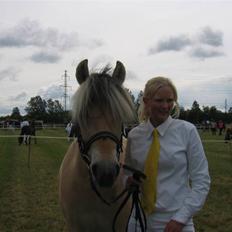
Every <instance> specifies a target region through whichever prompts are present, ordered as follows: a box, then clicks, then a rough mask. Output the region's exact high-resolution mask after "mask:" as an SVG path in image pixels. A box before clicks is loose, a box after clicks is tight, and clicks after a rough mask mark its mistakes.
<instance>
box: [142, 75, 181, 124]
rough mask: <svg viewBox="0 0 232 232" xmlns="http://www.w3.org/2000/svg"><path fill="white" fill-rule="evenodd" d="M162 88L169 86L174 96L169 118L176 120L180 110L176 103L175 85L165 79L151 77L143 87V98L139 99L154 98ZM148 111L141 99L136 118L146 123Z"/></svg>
mask: <svg viewBox="0 0 232 232" xmlns="http://www.w3.org/2000/svg"><path fill="white" fill-rule="evenodd" d="M164 86H169V87H170V88H171V89H172V91H173V94H174V107H173V109H172V112H171V116H172V117H173V118H177V117H178V116H179V113H180V108H179V104H178V102H177V99H178V95H177V90H176V87H175V85H174V84H173V83H172V81H171V80H170V79H169V78H167V77H161V76H158V77H153V78H151V79H150V80H148V81H147V83H146V85H145V89H144V92H143V96H141V98H143V97H146V98H151V97H153V96H154V94H155V93H156V92H157V91H158V90H159V89H160V88H161V87H164ZM149 116H150V114H149V110H148V109H147V108H146V107H145V105H144V101H143V99H140V107H139V109H138V117H139V121H140V122H142V121H147V120H148V119H149Z"/></svg>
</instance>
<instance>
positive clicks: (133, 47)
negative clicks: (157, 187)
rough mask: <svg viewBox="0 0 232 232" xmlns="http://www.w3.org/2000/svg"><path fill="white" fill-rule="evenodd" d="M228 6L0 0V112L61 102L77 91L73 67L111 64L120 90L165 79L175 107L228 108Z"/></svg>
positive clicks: (231, 84)
mask: <svg viewBox="0 0 232 232" xmlns="http://www.w3.org/2000/svg"><path fill="white" fill-rule="evenodd" d="M231 12H232V1H214V0H211V1H209V0H208V1H203V0H202V1H187V0H185V1H174V0H173V1H164V0H163V1H155V0H152V1H146V0H141V1H139V0H137V1H136V0H123V1H120V0H118V1H116V0H115V1H113V0H104V1H103V0H102V1H97V0H95V1H88V0H83V1H80V0H76V1H9V0H8V1H2V0H0V115H6V114H11V112H12V108H13V107H15V106H18V107H19V108H20V111H21V113H22V114H24V113H25V112H24V111H23V109H24V108H25V107H26V105H27V102H28V101H29V100H30V98H31V97H34V96H36V95H40V96H41V97H42V98H44V99H48V98H54V99H58V100H60V101H61V102H63V94H64V88H62V85H64V79H63V75H64V70H67V73H68V76H69V79H68V85H69V86H70V88H68V95H69V96H70V97H71V96H72V95H73V92H74V91H75V90H76V89H77V88H78V84H77V82H76V80H75V68H76V65H77V64H78V62H79V61H81V60H82V59H85V58H87V59H88V60H89V68H90V69H92V68H97V67H100V66H101V65H106V64H108V63H110V64H111V65H112V67H114V66H115V63H116V61H117V60H120V61H121V62H123V63H124V65H125V67H126V70H127V79H126V81H125V83H124V85H125V87H127V88H129V89H131V90H132V91H133V92H134V93H137V92H138V91H139V90H143V88H144V85H145V83H146V81H147V80H148V79H150V78H151V77H154V76H160V75H162V76H167V77H169V78H171V79H172V80H173V82H174V84H175V85H176V87H177V89H178V93H179V103H180V104H181V105H182V106H184V107H189V106H190V107H191V105H192V103H193V101H194V100H197V101H198V103H199V104H200V106H203V105H204V106H207V105H208V106H213V105H215V106H216V107H217V108H220V109H223V110H224V109H225V102H227V109H229V107H232V26H231V22H232V13H231Z"/></svg>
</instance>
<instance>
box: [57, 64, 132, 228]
mask: <svg viewBox="0 0 232 232" xmlns="http://www.w3.org/2000/svg"><path fill="white" fill-rule="evenodd" d="M76 78H77V81H78V83H79V84H80V86H79V88H78V90H77V91H76V93H75V95H74V97H73V109H72V113H73V121H74V122H76V123H77V124H78V126H79V129H78V136H77V141H73V143H72V144H71V145H70V147H69V149H68V151H67V153H66V155H65V157H64V159H63V162H62V164H61V167H60V172H59V200H60V204H61V207H62V209H63V213H64V217H65V220H66V224H67V227H68V229H69V231H71V232H110V231H112V224H113V218H114V216H115V213H116V211H117V210H118V207H119V206H120V204H121V202H122V201H123V198H120V199H119V200H118V201H116V202H114V203H113V204H110V205H108V204H107V203H109V202H112V201H113V200H114V199H115V198H116V197H117V196H118V194H119V193H120V192H122V190H123V189H124V184H123V171H122V169H120V162H123V157H122V154H121V151H122V149H121V148H122V140H123V139H122V131H123V128H122V125H123V123H130V122H132V123H133V122H135V120H136V119H135V113H134V107H133V103H132V101H131V98H130V96H129V94H128V92H127V90H125V89H124V87H123V82H124V80H125V68H124V65H123V64H122V63H121V62H119V61H117V64H116V67H115V69H114V71H113V73H112V74H110V68H109V67H108V66H106V67H105V68H104V69H103V70H102V71H101V72H95V73H91V74H89V69H88V60H83V61H82V62H80V63H79V65H78V66H77V69H76ZM129 214H130V203H129V202H128V203H127V204H126V205H125V206H124V208H123V210H122V211H121V213H120V214H119V217H118V218H117V223H116V225H115V228H116V229H115V231H116V232H124V231H125V229H126V224H127V221H128V217H129Z"/></svg>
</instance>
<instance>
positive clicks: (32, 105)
mask: <svg viewBox="0 0 232 232" xmlns="http://www.w3.org/2000/svg"><path fill="white" fill-rule="evenodd" d="M127 91H128V93H129V94H130V96H131V98H132V101H133V102H134V105H135V109H136V110H137V109H138V107H139V105H140V100H141V97H142V95H143V92H142V91H140V93H139V94H138V96H137V97H135V96H134V95H133V94H132V92H131V91H130V90H129V89H127ZM25 111H26V115H21V113H20V110H19V108H18V107H14V108H13V109H12V113H11V115H7V116H4V117H0V120H11V119H12V120H20V121H21V120H24V119H28V120H42V121H43V122H44V123H67V122H68V121H70V120H71V112H70V111H66V112H65V110H64V108H63V106H62V104H61V103H60V102H59V101H58V100H52V99H48V100H45V99H43V98H42V97H41V96H35V97H32V98H31V99H30V100H29V101H28V102H27V106H26V108H25ZM179 118H180V119H183V120H186V121H189V122H192V123H194V124H202V123H204V122H206V121H215V122H217V121H219V120H222V121H224V122H225V123H232V107H231V108H230V109H229V111H228V112H222V111H221V110H219V109H217V108H216V106H202V107H200V105H199V103H198V102H197V101H196V100H195V101H194V102H193V104H192V107H191V109H185V108H184V107H183V106H180V116H179Z"/></svg>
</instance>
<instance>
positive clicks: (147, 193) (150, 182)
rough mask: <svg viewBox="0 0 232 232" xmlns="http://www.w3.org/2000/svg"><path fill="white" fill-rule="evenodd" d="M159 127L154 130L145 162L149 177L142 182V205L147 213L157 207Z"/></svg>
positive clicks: (145, 171)
mask: <svg viewBox="0 0 232 232" xmlns="http://www.w3.org/2000/svg"><path fill="white" fill-rule="evenodd" d="M158 136H159V135H158V131H157V129H154V131H153V141H152V144H151V146H150V149H149V152H148V155H147V159H146V162H145V168H144V173H145V175H146V176H147V178H146V179H145V180H144V182H143V184H142V199H141V200H142V206H143V209H144V211H145V212H146V214H147V215H149V214H151V213H152V212H153V210H154V208H155V202H156V192H157V174H158V162H159V153H160V144H159V137H158Z"/></svg>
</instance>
